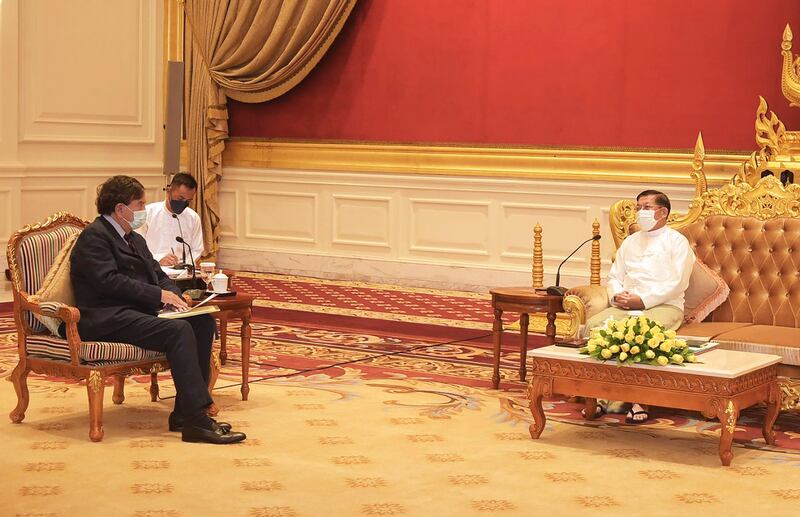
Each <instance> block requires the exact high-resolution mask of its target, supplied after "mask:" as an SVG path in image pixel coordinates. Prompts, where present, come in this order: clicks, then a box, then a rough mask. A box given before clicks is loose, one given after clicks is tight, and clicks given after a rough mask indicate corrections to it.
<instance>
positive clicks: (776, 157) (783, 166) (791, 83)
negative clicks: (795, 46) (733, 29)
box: [733, 24, 800, 186]
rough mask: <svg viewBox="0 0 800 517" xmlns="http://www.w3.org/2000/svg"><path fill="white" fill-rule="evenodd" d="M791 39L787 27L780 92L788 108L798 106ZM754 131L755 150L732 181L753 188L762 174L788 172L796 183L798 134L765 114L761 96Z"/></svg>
mask: <svg viewBox="0 0 800 517" xmlns="http://www.w3.org/2000/svg"><path fill="white" fill-rule="evenodd" d="M792 39H793V35H792V29H791V27H789V25H788V24H787V25H786V28H785V29H784V30H783V41H781V54H782V55H783V66H782V67H781V91H782V92H783V96H784V97H786V100H788V101H789V106H792V107H800V57H798V56H795V55H794V54H793V53H792ZM755 129H756V144H758V146H759V149H758V151H755V152H753V153H752V154H751V155H750V158H748V159H747V161H745V162H744V163H742V165H741V167H740V168H739V172H738V173H737V174H736V175H735V176H734V178H733V182H734V183H742V182H747V183H749V184H750V185H752V186H755V184H756V183H758V180H759V179H761V174H762V173H763V172H764V171H772V173H773V174H775V175H780V173H781V172H783V171H785V170H789V171H792V172H793V173H794V175H795V178H796V180H797V179H798V178H800V131H787V130H786V127H785V126H784V124H783V122H781V121H780V119H779V118H778V117H777V115H775V113H774V112H772V111H769V106H768V104H767V101H766V100H764V98H763V97H759V98H758V109H757V110H756V126H755Z"/></svg>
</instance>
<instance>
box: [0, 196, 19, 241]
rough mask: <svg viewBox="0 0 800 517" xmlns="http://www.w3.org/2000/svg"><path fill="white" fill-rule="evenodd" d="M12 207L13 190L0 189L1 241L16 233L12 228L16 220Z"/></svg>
mask: <svg viewBox="0 0 800 517" xmlns="http://www.w3.org/2000/svg"><path fill="white" fill-rule="evenodd" d="M12 206H13V205H12V200H11V189H0V239H8V237H10V236H11V234H12V233H13V232H14V231H16V228H13V227H12V224H13V223H14V219H15V218H14V217H13V216H12V214H11V207H12Z"/></svg>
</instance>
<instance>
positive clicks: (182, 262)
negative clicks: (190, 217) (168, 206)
mask: <svg viewBox="0 0 800 517" xmlns="http://www.w3.org/2000/svg"><path fill="white" fill-rule="evenodd" d="M172 218H173V219H175V220H176V221H177V222H178V232H180V234H181V239H183V228H181V220H180V219H178V214H176V213H174V212H173V213H172ZM178 242H181V241H178ZM189 249H190V250H191V248H189ZM190 256H191V254H190ZM192 264H194V262H192ZM181 266H182V267H186V248H183V258H182V259H181Z"/></svg>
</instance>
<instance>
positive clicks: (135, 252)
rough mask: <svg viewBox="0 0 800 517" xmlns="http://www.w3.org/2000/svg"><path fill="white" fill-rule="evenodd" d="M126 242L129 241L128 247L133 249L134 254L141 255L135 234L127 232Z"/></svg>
mask: <svg viewBox="0 0 800 517" xmlns="http://www.w3.org/2000/svg"><path fill="white" fill-rule="evenodd" d="M124 238H125V242H127V243H128V247H129V248H130V249H131V251H132V252H133V254H134V255H139V252H138V251H136V245H135V244H134V243H133V234H131V233H126V234H125V237H124Z"/></svg>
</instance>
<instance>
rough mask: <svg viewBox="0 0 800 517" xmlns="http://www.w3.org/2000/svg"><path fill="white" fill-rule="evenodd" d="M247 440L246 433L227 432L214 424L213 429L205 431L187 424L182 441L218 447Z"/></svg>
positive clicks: (182, 433)
mask: <svg viewBox="0 0 800 517" xmlns="http://www.w3.org/2000/svg"><path fill="white" fill-rule="evenodd" d="M245 438H247V436H246V435H245V434H244V433H239V432H235V431H228V432H225V431H223V430H222V427H221V426H220V425H219V424H217V423H214V424H213V429H205V428H203V427H198V426H196V425H193V424H186V425H184V426H183V431H181V440H183V441H184V442H203V443H213V444H217V445H227V444H229V443H236V442H241V441H242V440H244V439H245Z"/></svg>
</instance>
